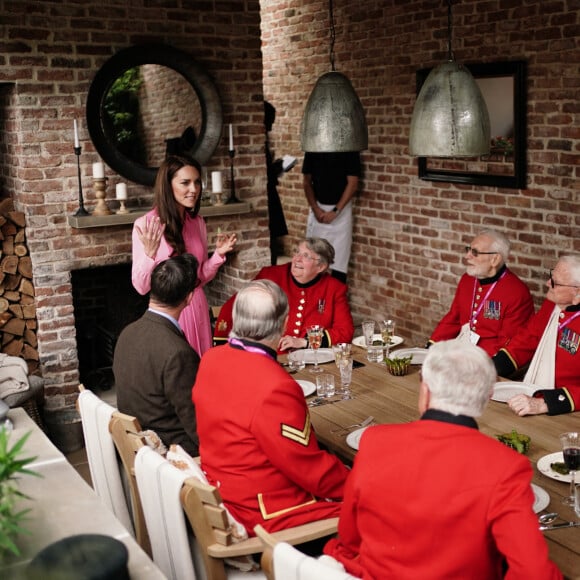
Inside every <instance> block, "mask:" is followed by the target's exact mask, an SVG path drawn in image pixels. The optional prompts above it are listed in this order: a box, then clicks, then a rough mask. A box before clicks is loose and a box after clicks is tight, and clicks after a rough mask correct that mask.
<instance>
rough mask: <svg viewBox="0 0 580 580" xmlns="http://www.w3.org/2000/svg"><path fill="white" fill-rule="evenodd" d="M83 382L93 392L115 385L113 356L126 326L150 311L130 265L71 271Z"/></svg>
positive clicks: (146, 297) (81, 378) (80, 369)
mask: <svg viewBox="0 0 580 580" xmlns="http://www.w3.org/2000/svg"><path fill="white" fill-rule="evenodd" d="M71 283H72V294H73V306H74V311H75V328H76V334H77V353H78V359H79V375H80V381H81V383H83V384H84V386H85V387H86V388H87V389H91V390H93V391H98V390H108V389H110V388H111V387H112V386H113V383H114V378H113V371H112V366H113V353H114V350H115V345H116V343H117V339H118V337H119V335H120V334H121V331H122V330H123V328H125V326H127V324H130V323H131V322H133V321H135V320H137V319H138V318H140V317H141V316H142V314H143V313H144V312H145V311H146V310H147V306H148V303H149V296H148V295H147V296H141V295H140V294H139V293H138V292H137V291H136V290H135V289H134V288H133V285H132V284H131V264H115V265H111V266H100V267H96V268H86V269H83V270H74V271H72V272H71Z"/></svg>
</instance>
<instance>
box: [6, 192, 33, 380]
mask: <svg viewBox="0 0 580 580" xmlns="http://www.w3.org/2000/svg"><path fill="white" fill-rule="evenodd" d="M0 243H1V244H2V250H1V252H0V333H1V337H2V338H1V340H2V346H1V351H2V352H3V353H4V354H8V355H10V356H18V357H21V358H23V359H24V360H25V361H26V363H27V364H28V372H29V374H32V373H33V372H34V371H36V369H37V368H38V364H39V363H38V350H37V346H38V342H37V338H36V324H37V323H36V306H35V302H34V285H33V283H32V262H31V260H30V256H29V255H28V247H27V244H26V219H25V215H24V213H22V212H20V211H14V205H13V203H12V200H11V199H4V200H2V201H0Z"/></svg>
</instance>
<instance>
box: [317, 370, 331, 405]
mask: <svg viewBox="0 0 580 580" xmlns="http://www.w3.org/2000/svg"><path fill="white" fill-rule="evenodd" d="M334 393H335V388H334V376H333V375H329V374H327V373H322V374H320V375H318V376H317V377H316V396H318V397H322V398H324V399H330V397H333V396H334Z"/></svg>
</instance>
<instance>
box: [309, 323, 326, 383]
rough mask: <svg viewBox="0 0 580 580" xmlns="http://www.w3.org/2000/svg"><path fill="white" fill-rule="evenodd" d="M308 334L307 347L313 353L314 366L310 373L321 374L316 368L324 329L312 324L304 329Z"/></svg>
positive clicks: (318, 368) (320, 370)
mask: <svg viewBox="0 0 580 580" xmlns="http://www.w3.org/2000/svg"><path fill="white" fill-rule="evenodd" d="M306 333H307V334H308V345H309V347H310V348H311V349H312V350H313V351H314V366H313V367H312V368H311V369H310V372H311V373H321V372H322V369H321V368H320V367H319V366H318V349H319V348H320V345H321V344H322V335H323V333H324V328H323V327H322V326H320V324H313V325H312V326H309V327H308V328H307V329H306Z"/></svg>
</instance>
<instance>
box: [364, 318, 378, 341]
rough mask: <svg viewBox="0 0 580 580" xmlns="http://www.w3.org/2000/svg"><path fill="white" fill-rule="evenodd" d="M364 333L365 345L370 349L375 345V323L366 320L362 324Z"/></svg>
mask: <svg viewBox="0 0 580 580" xmlns="http://www.w3.org/2000/svg"><path fill="white" fill-rule="evenodd" d="M362 333H363V336H364V338H365V345H366V346H367V347H368V346H370V345H371V344H372V343H373V336H374V334H375V321H374V320H365V321H364V322H363V323H362Z"/></svg>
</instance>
